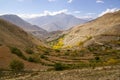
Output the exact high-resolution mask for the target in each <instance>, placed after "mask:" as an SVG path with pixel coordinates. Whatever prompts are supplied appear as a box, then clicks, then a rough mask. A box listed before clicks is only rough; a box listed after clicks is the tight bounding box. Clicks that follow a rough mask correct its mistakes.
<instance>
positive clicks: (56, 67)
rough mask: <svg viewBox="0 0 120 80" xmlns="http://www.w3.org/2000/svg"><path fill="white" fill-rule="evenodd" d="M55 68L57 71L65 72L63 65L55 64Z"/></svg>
mask: <svg viewBox="0 0 120 80" xmlns="http://www.w3.org/2000/svg"><path fill="white" fill-rule="evenodd" d="M54 68H55V70H57V71H60V70H63V69H64V68H65V67H64V66H63V64H61V63H55V65H54Z"/></svg>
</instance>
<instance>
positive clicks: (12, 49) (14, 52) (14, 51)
mask: <svg viewBox="0 0 120 80" xmlns="http://www.w3.org/2000/svg"><path fill="white" fill-rule="evenodd" d="M10 50H11V52H12V53H13V54H16V55H17V56H19V57H21V58H23V59H26V57H25V56H24V55H23V53H22V52H21V51H20V50H19V49H18V48H16V47H10Z"/></svg>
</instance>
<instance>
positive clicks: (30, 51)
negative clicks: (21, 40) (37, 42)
mask: <svg viewBox="0 0 120 80" xmlns="http://www.w3.org/2000/svg"><path fill="white" fill-rule="evenodd" d="M25 51H26V53H28V54H33V53H34V52H33V50H31V49H26V50H25Z"/></svg>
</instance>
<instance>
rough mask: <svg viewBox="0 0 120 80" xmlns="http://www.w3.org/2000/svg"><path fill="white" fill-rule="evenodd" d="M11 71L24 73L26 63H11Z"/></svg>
mask: <svg viewBox="0 0 120 80" xmlns="http://www.w3.org/2000/svg"><path fill="white" fill-rule="evenodd" d="M10 69H12V70H13V71H17V72H19V71H23V70H24V63H23V62H21V61H19V60H13V61H11V63H10Z"/></svg>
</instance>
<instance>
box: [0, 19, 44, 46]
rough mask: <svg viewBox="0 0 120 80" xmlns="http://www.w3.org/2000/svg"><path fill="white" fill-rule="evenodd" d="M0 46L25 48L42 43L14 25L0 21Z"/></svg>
mask: <svg viewBox="0 0 120 80" xmlns="http://www.w3.org/2000/svg"><path fill="white" fill-rule="evenodd" d="M0 44H3V45H6V46H16V47H19V48H26V47H34V46H36V45H41V44H42V43H41V42H40V41H38V40H37V39H35V38H34V37H32V36H31V35H29V34H27V33H26V32H25V31H24V30H22V29H20V28H19V27H17V26H16V25H14V24H11V23H9V22H7V21H5V20H2V19H0Z"/></svg>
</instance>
